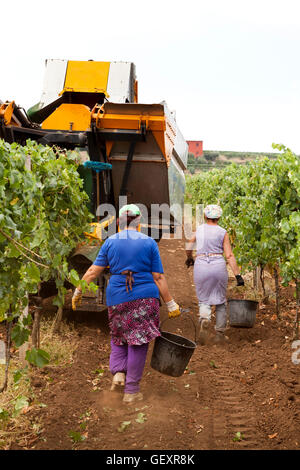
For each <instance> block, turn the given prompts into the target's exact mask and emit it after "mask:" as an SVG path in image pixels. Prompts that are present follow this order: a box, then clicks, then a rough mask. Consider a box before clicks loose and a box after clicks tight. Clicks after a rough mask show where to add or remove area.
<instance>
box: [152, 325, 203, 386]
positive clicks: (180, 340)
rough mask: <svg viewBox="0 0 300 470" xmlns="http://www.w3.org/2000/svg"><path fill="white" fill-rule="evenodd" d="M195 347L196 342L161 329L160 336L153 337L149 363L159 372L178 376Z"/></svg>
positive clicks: (182, 371)
mask: <svg viewBox="0 0 300 470" xmlns="http://www.w3.org/2000/svg"><path fill="white" fill-rule="evenodd" d="M194 326H195V325H194ZM195 329H196V327H195ZM195 348H196V343H194V342H193V341H191V340H190V339H187V338H184V337H183V336H179V335H175V334H174V333H169V332H168V331H161V336H158V337H157V338H155V342H154V347H153V352H152V358H151V363H150V365H151V367H152V369H155V370H157V371H158V372H160V373H161V374H165V375H170V376H171V377H180V376H181V375H182V374H183V373H184V371H185V369H186V367H187V365H188V363H189V361H190V359H191V357H192V355H193V352H194V351H195Z"/></svg>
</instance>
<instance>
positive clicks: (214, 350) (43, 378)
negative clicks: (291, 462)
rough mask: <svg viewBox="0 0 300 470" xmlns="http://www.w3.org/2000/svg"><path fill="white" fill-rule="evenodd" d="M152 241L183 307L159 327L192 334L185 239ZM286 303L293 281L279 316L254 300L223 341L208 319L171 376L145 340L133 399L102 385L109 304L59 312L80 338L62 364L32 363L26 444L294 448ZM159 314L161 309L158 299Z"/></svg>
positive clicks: (298, 403)
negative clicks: (204, 335)
mask: <svg viewBox="0 0 300 470" xmlns="http://www.w3.org/2000/svg"><path fill="white" fill-rule="evenodd" d="M159 246H160V252H161V256H162V261H163V265H164V269H165V273H166V277H167V280H168V284H169V288H170V291H171V292H172V294H173V296H174V298H175V299H176V301H177V302H178V303H179V304H180V306H181V307H182V308H184V309H190V312H189V313H185V314H182V315H181V317H180V318H176V319H172V320H168V321H166V322H165V323H164V326H163V329H164V330H168V331H171V332H174V333H177V334H179V335H182V336H185V337H187V338H190V339H194V336H195V330H194V325H193V322H194V324H197V299H196V296H195V291H194V286H193V285H192V283H193V281H192V270H191V269H190V270H189V271H188V270H187V269H186V267H185V265H184V261H185V252H184V243H183V242H182V241H181V240H162V241H161V242H160V245H159ZM234 283H235V280H233V279H230V285H231V286H232V285H234ZM67 307H68V306H67ZM294 309H295V301H294V298H293V296H292V290H291V289H290V290H289V289H282V311H283V319H282V320H281V321H279V320H278V319H277V318H276V316H275V315H274V313H275V306H274V303H273V302H271V303H270V304H268V305H263V304H260V307H259V312H258V315H257V319H256V323H255V326H254V327H253V328H250V329H248V328H247V329H243V328H228V329H227V330H226V335H227V337H228V342H227V343H226V344H224V345H215V344H214V342H213V339H214V319H213V322H212V325H211V327H210V338H209V341H208V343H207V344H206V345H205V346H201V345H199V344H198V345H197V348H196V350H195V352H194V354H193V356H192V358H191V360H190V363H189V365H188V368H187V370H186V373H185V374H184V375H182V376H181V377H179V378H173V377H169V376H166V375H162V374H160V373H158V372H157V371H155V370H153V369H152V368H151V367H150V360H151V352H152V348H153V344H152V345H151V346H150V349H149V353H148V358H147V363H146V367H145V371H144V375H143V379H142V382H141V391H142V392H143V394H144V401H142V402H139V403H137V404H136V405H133V406H128V405H127V406H125V405H123V404H122V394H120V393H117V392H113V393H112V392H110V391H109V388H110V384H111V374H110V372H109V370H108V362H109V351H110V346H109V341H110V337H109V330H108V325H107V314H106V313H102V314H101V315H99V314H95V313H86V314H85V315H81V316H80V317H75V316H74V313H72V312H69V313H68V312H66V313H67V314H68V318H70V319H71V320H72V321H74V318H76V321H75V331H76V333H75V334H76V335H77V341H78V347H77V350H76V352H75V355H74V360H73V362H72V363H71V364H70V365H69V366H68V367H66V366H64V367H45V368H44V369H42V370H40V371H37V372H36V376H35V378H34V380H33V386H34V389H35V394H36V395H37V396H38V397H39V400H40V402H42V403H44V404H45V405H47V406H45V407H44V408H41V409H39V410H36V409H33V410H32V411H31V412H30V413H32V418H33V419H34V418H36V416H35V415H36V414H38V416H39V417H40V418H41V420H42V423H43V431H42V432H41V434H40V436H39V438H38V439H37V440H35V441H34V442H32V446H31V447H30V448H32V449H51V450H54V449H57V450H59V449H91V450H92V449H106V450H112V449H114V450H123V449H136V450H140V449H151V450H152V449H153V450H176V449H181V450H183V449H184V450H189V449H191V450H195V449H200V450H201V449H205V450H212V449H270V450H272V449H273V450H274V449H298V448H299V447H300V374H299V373H300V364H299V365H296V364H293V362H292V352H293V351H292V349H291V343H292V326H293V325H292V318H293V317H294V312H295V310H294ZM161 318H162V320H164V319H166V318H167V312H166V310H165V307H164V306H162V308H161ZM97 371H98V372H97ZM99 372H100V373H99ZM136 419H138V421H136ZM129 421H130V424H129V425H128V426H127V427H126V425H125V424H123V428H124V427H125V429H123V430H122V423H124V422H129ZM70 431H74V432H77V433H80V436H82V437H81V439H84V440H82V441H81V442H74V440H75V441H76V440H78V439H77V438H76V437H75V438H74V437H73V440H72V439H71V437H70ZM236 433H241V434H238V435H237V434H236ZM78 435H79V434H76V436H77V437H78ZM73 436H74V435H73ZM238 436H240V440H238ZM235 438H236V439H235ZM14 448H19V447H17V446H12V449H14Z"/></svg>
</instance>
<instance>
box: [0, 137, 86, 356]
mask: <svg viewBox="0 0 300 470" xmlns="http://www.w3.org/2000/svg"><path fill="white" fill-rule="evenodd" d="M28 159H30V162H31V165H30V169H28V168H26V161H28ZM79 164H80V161H79V158H78V154H77V153H76V152H72V151H68V152H62V151H58V150H57V149H54V148H50V147H45V146H42V145H38V144H37V143H35V142H31V141H27V144H26V146H21V145H18V144H16V143H13V144H11V145H10V144H8V143H6V142H4V141H3V140H0V322H1V321H6V322H13V323H14V326H13V329H12V339H13V341H14V343H15V346H16V347H19V346H20V345H22V343H24V342H25V341H27V340H28V337H29V334H30V328H29V327H30V325H31V323H32V319H31V316H30V314H28V315H26V316H25V317H24V316H23V315H21V314H22V312H23V311H24V308H25V307H26V305H27V304H28V293H29V294H30V293H33V294H34V293H36V292H37V289H38V285H39V283H40V282H42V281H48V280H49V279H54V280H55V283H56V287H57V290H58V294H57V296H56V298H55V300H54V302H53V303H54V304H55V305H57V307H59V308H62V306H63V304H64V300H65V294H66V289H65V287H64V283H65V281H66V280H68V281H70V282H71V283H72V284H74V285H78V284H79V283H80V282H81V281H80V280H79V277H78V275H77V273H76V272H75V271H71V272H69V268H68V256H69V255H70V253H71V252H72V250H73V249H74V248H75V247H76V245H77V244H78V242H80V241H82V238H81V237H82V234H83V232H84V230H87V228H88V222H89V221H91V219H92V215H91V214H89V212H88V209H87V202H88V196H87V194H86V193H85V192H84V191H83V190H82V180H81V178H80V176H79V174H78V172H77V168H78V166H79ZM41 358H44V361H45V362H46V361H47V356H46V355H45V354H44V352H43V351H40V350H36V349H34V348H33V349H32V350H31V351H28V352H27V359H28V360H29V362H31V363H33V364H34V363H37V362H41Z"/></svg>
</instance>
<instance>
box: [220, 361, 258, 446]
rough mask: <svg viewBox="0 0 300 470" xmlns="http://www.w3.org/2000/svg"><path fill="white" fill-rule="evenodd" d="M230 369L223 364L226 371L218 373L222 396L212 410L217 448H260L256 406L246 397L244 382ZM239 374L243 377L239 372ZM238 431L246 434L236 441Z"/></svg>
mask: <svg viewBox="0 0 300 470" xmlns="http://www.w3.org/2000/svg"><path fill="white" fill-rule="evenodd" d="M230 372H231V371H230V369H228V368H223V367H222V371H220V373H217V374H216V391H217V396H218V399H217V401H216V403H215V407H214V410H213V413H212V420H213V423H212V427H213V440H214V448H215V449H224V448H235V449H237V448H239V449H256V448H258V447H259V446H260V443H261V439H260V438H259V435H258V430H257V426H256V420H255V415H256V410H255V408H254V407H253V406H252V405H251V404H250V403H248V402H247V404H246V403H245V401H243V395H244V394H243V390H242V387H241V385H242V384H241V383H240V382H238V383H237V382H236V380H235V377H232V376H231V375H230ZM236 378H237V379H239V377H238V376H237V377H236ZM237 432H240V433H241V434H242V436H243V438H242V440H241V441H235V442H234V441H233V439H234V437H235V435H236V433H237ZM224 439H226V441H227V444H225V443H224ZM224 444H225V445H224Z"/></svg>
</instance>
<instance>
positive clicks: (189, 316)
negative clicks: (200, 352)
mask: <svg viewBox="0 0 300 470" xmlns="http://www.w3.org/2000/svg"><path fill="white" fill-rule="evenodd" d="M184 314H185V315H187V316H188V318H189V319H190V320H191V322H192V323H193V326H194V329H195V343H196V342H197V325H195V322H194V320H193V318H192V316H191V314H188V313H186V312H182V313H181V315H184ZM167 320H172V319H171V318H169V317H167V318H165V319H164V320H163V321H162V322H161V324H160V327H159V330H160V331H161V328H162V326H163V324H164V323H165V322H166V321H167Z"/></svg>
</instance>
